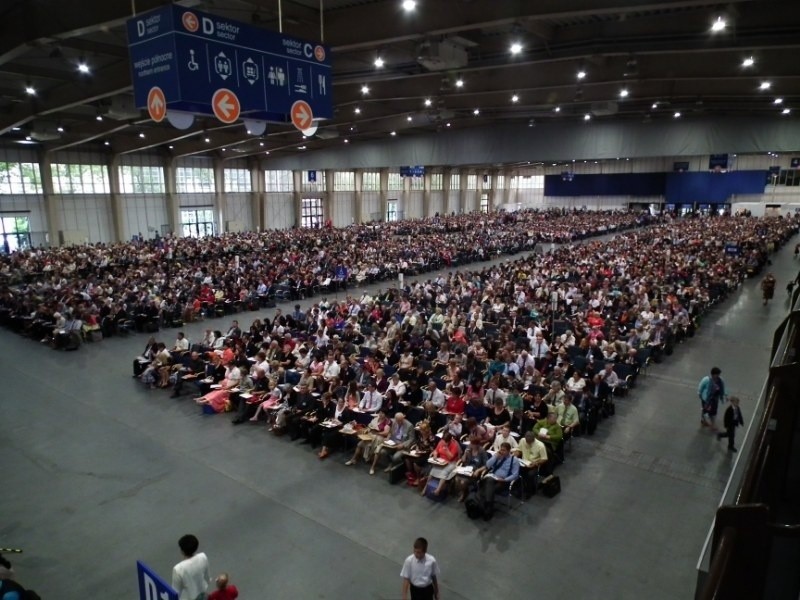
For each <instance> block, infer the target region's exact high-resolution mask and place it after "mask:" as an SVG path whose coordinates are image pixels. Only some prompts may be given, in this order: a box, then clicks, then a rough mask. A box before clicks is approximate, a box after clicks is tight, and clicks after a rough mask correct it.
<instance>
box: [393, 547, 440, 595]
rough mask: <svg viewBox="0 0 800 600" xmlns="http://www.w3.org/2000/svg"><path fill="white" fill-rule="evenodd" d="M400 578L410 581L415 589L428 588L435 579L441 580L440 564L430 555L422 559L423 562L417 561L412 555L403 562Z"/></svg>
mask: <svg viewBox="0 0 800 600" xmlns="http://www.w3.org/2000/svg"><path fill="white" fill-rule="evenodd" d="M400 577H402V578H403V579H408V581H409V582H410V583H411V585H413V586H414V587H423V588H424V587H428V586H429V585H431V584H432V583H433V580H434V579H438V578H439V563H437V562H436V559H435V558H434V557H433V556H432V555H430V554H428V553H426V554H425V556H423V557H422V560H417V557H416V556H414V555H413V554H412V555H411V556H409V557H408V558H406V560H405V561H404V562H403V569H402V570H401V571H400Z"/></svg>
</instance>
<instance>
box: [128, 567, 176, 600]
mask: <svg viewBox="0 0 800 600" xmlns="http://www.w3.org/2000/svg"><path fill="white" fill-rule="evenodd" d="M136 577H137V579H138V580H139V600H178V592H176V591H175V590H174V589H172V586H170V585H169V584H168V583H167V582H166V581H164V580H163V579H161V577H159V576H158V575H157V574H156V572H155V571H153V569H151V568H150V567H148V566H147V565H146V564H144V563H143V562H142V561H140V560H137V561H136Z"/></svg>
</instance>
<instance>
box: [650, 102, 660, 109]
mask: <svg viewBox="0 0 800 600" xmlns="http://www.w3.org/2000/svg"><path fill="white" fill-rule="evenodd" d="M650 108H652V109H653V110H655V109H657V108H658V102H653V104H652V105H651V106H650Z"/></svg>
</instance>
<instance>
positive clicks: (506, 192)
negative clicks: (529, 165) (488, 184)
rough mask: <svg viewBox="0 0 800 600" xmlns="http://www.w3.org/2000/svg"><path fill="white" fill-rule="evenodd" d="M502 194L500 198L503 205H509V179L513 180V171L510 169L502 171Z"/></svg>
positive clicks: (510, 201)
mask: <svg viewBox="0 0 800 600" xmlns="http://www.w3.org/2000/svg"><path fill="white" fill-rule="evenodd" d="M502 173H503V193H502V194H501V197H502V199H503V202H502V203H503V204H511V203H512V200H511V179H512V178H513V173H514V172H513V171H511V170H510V169H503V171H502Z"/></svg>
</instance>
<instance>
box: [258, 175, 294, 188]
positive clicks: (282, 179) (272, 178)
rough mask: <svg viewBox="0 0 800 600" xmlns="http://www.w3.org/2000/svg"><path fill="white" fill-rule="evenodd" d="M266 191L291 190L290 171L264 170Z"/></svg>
mask: <svg viewBox="0 0 800 600" xmlns="http://www.w3.org/2000/svg"><path fill="white" fill-rule="evenodd" d="M265 174H266V177H267V181H266V184H267V187H266V191H268V192H293V191H294V175H293V174H292V172H291V171H266V173H265Z"/></svg>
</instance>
